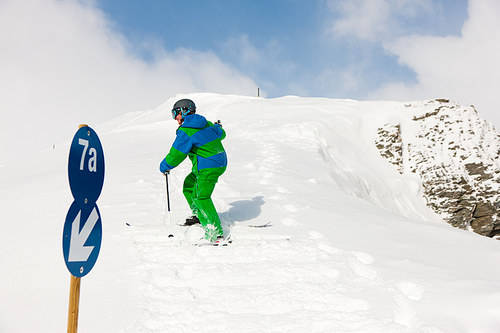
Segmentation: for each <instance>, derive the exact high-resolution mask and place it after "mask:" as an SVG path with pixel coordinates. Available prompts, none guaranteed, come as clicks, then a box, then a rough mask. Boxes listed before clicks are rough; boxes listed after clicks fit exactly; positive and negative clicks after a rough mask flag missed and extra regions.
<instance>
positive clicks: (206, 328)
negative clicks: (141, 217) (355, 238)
mask: <svg viewBox="0 0 500 333" xmlns="http://www.w3.org/2000/svg"><path fill="white" fill-rule="evenodd" d="M191 228H196V227H191ZM163 229H165V228H163ZM161 234H162V236H158V230H157V229H155V228H149V229H147V230H144V231H143V232H141V233H137V231H134V232H133V233H132V232H131V233H130V236H131V237H133V238H134V242H135V244H136V246H137V247H136V249H137V252H138V255H139V257H140V261H141V265H139V266H138V267H136V268H135V270H134V271H133V272H132V274H134V275H135V276H136V277H137V279H138V281H139V287H138V288H137V290H136V291H135V293H137V296H138V297H139V299H142V303H143V306H144V310H143V314H142V317H143V318H142V319H141V320H139V321H138V322H137V323H135V324H134V325H133V326H132V327H130V331H134V332H165V331H169V332H192V331H203V332H215V331H221V330H222V331H224V332H326V331H329V332H388V327H390V325H389V324H390V323H391V322H392V326H393V331H394V332H413V330H412V329H415V328H417V326H418V317H417V315H416V312H415V310H414V309H413V306H412V304H413V303H414V302H418V301H419V300H420V299H422V297H423V296H424V292H425V290H424V288H423V287H422V286H419V285H417V284H415V283H412V282H408V281H400V282H399V283H395V284H394V283H389V282H387V281H384V279H382V278H380V277H379V276H378V274H377V270H376V269H375V268H374V267H373V266H372V264H373V258H372V257H371V256H370V254H368V253H363V252H355V251H345V250H342V249H338V248H335V247H333V246H332V245H331V244H329V242H328V241H327V240H326V238H325V237H324V236H323V235H321V234H320V233H318V232H309V234H308V235H307V237H302V238H300V239H296V238H291V239H290V240H286V239H281V240H279V239H278V240H277V239H266V238H265V237H264V238H260V239H245V238H238V237H236V240H235V242H234V243H233V244H232V245H230V246H228V247H224V248H220V247H201V248H200V247H194V246H191V245H186V244H179V243H178V241H173V242H171V240H170V239H169V238H168V237H167V236H166V230H163V232H162V233H161ZM236 235H237V233H236ZM374 290H376V291H377V293H376V294H374ZM380 293H382V294H383V295H381V294H380ZM388 299H392V300H393V303H392V304H390V303H389V304H387V303H386V302H387V300H388ZM381 318H383V319H381ZM420 328H421V329H422V327H420ZM429 329H430V328H429ZM389 331H390V330H389ZM434 332H440V331H439V330H437V329H436V330H434Z"/></svg>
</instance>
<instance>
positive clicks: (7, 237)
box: [0, 94, 500, 332]
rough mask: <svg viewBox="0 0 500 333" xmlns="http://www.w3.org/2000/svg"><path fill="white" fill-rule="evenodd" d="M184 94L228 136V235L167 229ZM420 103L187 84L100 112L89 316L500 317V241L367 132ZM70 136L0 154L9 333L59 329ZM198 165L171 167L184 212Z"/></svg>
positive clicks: (386, 323)
mask: <svg viewBox="0 0 500 333" xmlns="http://www.w3.org/2000/svg"><path fill="white" fill-rule="evenodd" d="M183 97H188V98H191V99H193V100H194V101H195V102H196V104H197V108H198V110H199V113H200V114H203V115H205V116H206V117H207V118H208V119H210V120H216V119H221V120H222V123H223V126H224V128H225V129H226V131H227V134H228V136H227V138H226V139H225V140H224V145H225V147H226V150H227V152H228V156H229V167H228V171H227V172H226V174H225V175H224V176H223V177H222V178H221V179H220V182H219V184H218V186H217V188H216V191H215V193H214V196H213V198H214V201H215V204H216V207H217V209H218V211H219V213H220V215H221V217H222V220H223V224H224V229H225V232H226V233H230V234H231V235H232V237H233V239H234V243H233V244H232V245H231V246H229V247H225V248H197V247H193V246H190V245H186V244H185V241H186V240H187V239H188V238H190V237H195V236H196V234H197V233H198V232H199V231H200V230H199V229H197V228H196V227H192V228H189V229H185V228H182V227H178V226H174V227H173V232H174V234H175V237H174V241H171V239H168V237H167V235H168V233H169V232H170V227H169V225H168V224H167V223H166V221H167V220H168V219H167V216H166V210H165V179H164V177H163V176H162V175H161V174H159V172H158V164H159V162H160V160H161V158H162V157H163V156H164V155H165V154H166V153H167V152H168V149H169V147H170V145H171V143H172V141H173V139H174V133H175V129H176V123H175V122H174V121H173V120H172V119H171V118H170V112H169V110H170V108H171V106H172V105H173V103H174V102H175V101H176V100H177V99H179V98H183ZM405 110H406V111H405ZM411 117H412V114H409V111H408V109H407V108H405V107H404V105H403V103H396V102H357V101H350V100H331V99H313V98H298V97H292V96H289V97H283V98H278V99H270V100H269V99H259V98H251V97H241V96H223V95H214V94H192V95H186V96H177V97H175V98H171V99H169V100H168V101H167V102H166V103H165V104H164V105H162V106H160V107H159V108H158V109H156V110H150V111H144V112H136V113H131V114H127V115H124V116H123V117H120V118H117V119H115V120H114V121H111V122H109V123H106V124H102V125H99V126H92V124H90V125H91V126H92V127H93V128H94V129H95V130H96V131H97V133H98V134H99V136H100V138H101V141H102V144H103V147H104V152H105V156H106V179H105V185H104V189H103V193H102V195H101V197H100V198H99V200H98V205H99V209H100V211H101V215H102V220H103V244H102V248H101V253H100V256H99V259H98V261H97V263H96V265H95V267H94V269H93V271H92V272H91V273H90V274H89V275H88V276H86V277H84V278H83V279H82V291H81V301H80V325H79V327H80V330H79V331H80V332H193V331H200V332H214V331H225V332H497V331H498V328H499V327H500V285H499V283H498V281H497V277H498V276H499V273H500V266H499V265H498V262H499V260H500V243H498V242H497V241H495V240H492V239H489V238H485V237H481V236H478V235H475V234H473V233H470V232H466V231H462V230H457V229H454V228H452V227H451V226H449V225H447V224H445V223H443V222H441V221H440V219H439V218H438V217H437V216H436V215H434V214H433V213H432V212H431V211H430V210H429V209H428V208H427V207H426V206H425V203H424V200H423V198H422V194H421V191H422V190H421V185H420V183H419V181H418V179H417V178H415V177H414V176H412V175H411V174H409V175H408V174H405V175H401V174H399V172H398V171H397V169H396V168H395V167H394V166H393V165H391V164H389V163H388V162H387V161H385V160H384V159H383V158H382V157H381V156H380V154H379V152H378V150H377V148H376V147H375V145H374V138H375V135H376V131H377V129H378V128H379V127H380V126H382V125H383V124H385V123H388V122H390V120H394V121H393V122H398V123H407V124H408V126H414V125H413V124H414V122H411V121H410V119H411ZM76 127H77V126H76V125H75V132H76V129H77V128H76ZM70 139H71V138H68V141H67V142H65V143H62V144H61V145H58V147H57V149H55V150H47V151H43V152H41V153H39V154H37V155H36V156H33V157H32V158H30V159H26V160H25V161H23V162H22V163H19V164H15V165H7V166H5V167H3V168H2V169H0V184H2V186H1V190H0V191H1V192H0V193H1V198H2V201H1V206H0V211H1V213H0V214H1V215H0V216H1V224H2V233H1V234H0V244H1V245H0V246H1V249H2V256H1V257H0V258H1V259H0V267H2V275H1V278H0V295H2V296H1V299H0V332H55V331H63V330H64V329H65V327H66V320H67V306H68V295H69V280H70V279H69V273H68V272H67V270H66V268H65V265H64V262H63V259H62V251H61V241H62V237H61V236H62V225H63V223H64V219H65V215H66V212H67V210H68V208H69V206H70V204H71V202H72V197H71V194H70V191H69V186H68V183H67V175H66V166H67V154H68V149H69V142H70ZM188 172H189V163H188V162H187V161H186V162H184V164H183V165H182V166H180V167H178V168H177V169H175V170H174V171H173V172H172V174H171V176H170V179H169V180H170V191H171V200H172V202H171V204H172V206H171V207H172V220H173V221H174V222H177V221H180V220H182V219H183V218H184V217H186V215H188V213H189V211H188V208H187V206H186V204H185V202H184V199H183V197H182V193H181V187H182V180H183V178H184V176H185V175H186V174H187V173H188ZM268 221H270V222H271V225H272V226H270V227H267V228H262V229H256V228H249V227H248V225H251V224H260V223H265V222H268Z"/></svg>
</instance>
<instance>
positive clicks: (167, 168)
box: [160, 159, 172, 174]
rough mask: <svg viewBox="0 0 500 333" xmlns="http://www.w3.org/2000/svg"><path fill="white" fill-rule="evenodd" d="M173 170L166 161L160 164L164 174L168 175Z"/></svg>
mask: <svg viewBox="0 0 500 333" xmlns="http://www.w3.org/2000/svg"><path fill="white" fill-rule="evenodd" d="M171 169H172V167H171V166H170V165H168V163H167V161H166V160H165V159H163V160H162V161H161V163H160V172H161V173H163V174H167V173H170V170H171Z"/></svg>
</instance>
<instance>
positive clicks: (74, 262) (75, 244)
mask: <svg viewBox="0 0 500 333" xmlns="http://www.w3.org/2000/svg"><path fill="white" fill-rule="evenodd" d="M68 179H69V185H70V188H71V193H72V194H73V198H74V199H75V200H74V201H73V204H71V206H70V208H69V210H68V214H67V215H66V221H65V222H64V228H63V244H62V245H63V256H64V261H65V263H66V267H67V268H68V270H69V272H70V273H71V283H70V291H69V309H68V333H77V330H78V311H79V308H80V284H81V278H82V277H83V276H85V275H87V274H88V273H89V272H90V271H91V270H92V267H94V264H95V262H96V260H97V257H98V255H99V250H100V248H101V241H102V223H101V215H100V213H99V209H98V208H97V203H96V201H97V198H99V195H100V194H101V190H102V186H103V183H104V153H103V150H102V145H101V142H100V140H99V137H98V136H97V133H95V131H94V130H93V129H91V128H90V127H88V126H87V125H80V127H79V128H78V131H77V132H76V134H75V136H74V137H73V141H72V142H71V147H70V151H69V158H68Z"/></svg>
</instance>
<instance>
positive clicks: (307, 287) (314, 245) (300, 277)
mask: <svg viewBox="0 0 500 333" xmlns="http://www.w3.org/2000/svg"><path fill="white" fill-rule="evenodd" d="M222 105H223V104H221V105H220V106H222ZM216 109H217V106H216V107H214V109H212V110H211V111H212V112H213V113H215V114H216ZM264 125H265V124H261V126H264ZM233 135H234V136H236V137H239V138H240V139H244V140H246V141H250V142H251V141H253V142H254V144H256V145H260V148H259V149H257V150H256V151H257V152H258V153H257V156H255V157H254V158H253V159H252V160H253V162H252V163H250V164H247V165H241V166H240V165H238V164H239V162H237V161H234V162H233V161H230V164H231V168H235V169H237V168H239V167H241V168H243V169H245V171H246V172H247V173H246V176H247V177H248V179H250V180H256V183H257V187H262V186H264V187H265V188H266V189H267V190H268V191H269V190H270V189H271V191H272V192H274V193H276V194H275V195H273V196H271V197H269V198H266V200H273V205H275V206H278V208H279V209H280V211H281V212H282V216H283V217H282V218H281V219H280V220H279V221H272V223H274V224H276V223H281V224H282V225H284V226H286V227H291V228H293V227H296V228H297V227H299V226H300V225H301V222H299V221H298V219H297V217H296V216H295V213H296V212H298V211H299V208H298V207H297V206H296V205H294V204H293V203H290V202H289V200H287V196H286V195H285V194H286V193H289V192H290V191H289V190H288V189H287V188H286V185H284V184H283V182H281V181H278V180H277V179H276V178H278V177H277V175H276V171H277V170H279V169H280V168H281V167H282V166H281V164H282V163H283V158H282V157H281V156H280V155H279V154H278V151H279V149H278V148H277V147H276V146H275V145H276V143H275V142H273V141H271V140H266V134H265V133H252V135H248V134H245V133H240V134H237V133H234V134H233ZM285 141H286V140H285ZM290 141H291V142H285V144H288V145H297V142H296V141H295V138H294V137H293V136H292V137H291V139H290ZM281 148H283V147H281ZM235 164H236V165H235ZM231 177H234V176H232V175H231V174H228V175H224V176H223V177H222V178H221V183H222V185H221V184H219V187H222V192H223V193H224V194H233V195H234V194H237V193H238V192H239V191H238V190H236V189H233V188H228V186H227V185H226V184H231V183H232V181H231ZM215 193H216V194H214V202H215V204H216V206H218V207H223V208H228V207H230V206H231V204H230V203H229V202H227V201H226V200H225V199H223V198H221V197H220V196H219V195H217V193H218V192H217V190H216V192H215ZM154 199H156V200H157V201H158V205H159V206H160V205H162V204H164V202H165V201H164V200H165V198H158V197H155V198H154ZM254 201H255V200H254ZM221 216H222V222H223V227H224V230H225V233H226V234H229V233H230V234H231V236H232V238H233V239H234V242H233V244H232V245H230V246H227V247H223V248H220V247H195V246H192V245H189V244H187V242H186V240H188V239H190V238H192V237H199V236H200V235H202V233H203V232H202V231H201V228H199V227H196V226H192V227H189V228H182V227H178V226H175V227H174V229H175V230H174V233H175V234H176V237H174V238H172V239H171V238H168V237H167V235H168V234H169V230H168V226H167V225H166V224H161V223H160V224H159V225H158V226H157V227H156V228H154V227H151V226H144V227H143V228H142V230H141V231H140V232H138V230H137V229H135V230H133V231H128V232H127V233H126V237H131V238H132V239H133V243H134V244H135V249H136V255H137V256H138V257H139V258H140V262H141V264H140V265H139V266H137V267H136V268H135V269H134V270H133V271H132V272H131V274H133V275H134V276H136V277H137V280H138V281H139V287H138V288H137V290H136V291H135V293H136V294H137V297H138V298H139V299H140V300H142V304H143V306H144V310H143V313H142V318H141V319H140V320H138V321H136V322H135V323H134V324H133V325H132V326H131V327H129V331H132V332H165V331H169V332H193V331H202V332H216V331H223V332H391V331H392V332H414V331H415V330H414V329H416V328H417V327H418V325H419V319H418V316H417V314H416V311H415V310H414V308H413V304H414V303H415V302H418V301H419V300H420V299H422V297H423V295H424V291H425V290H424V288H423V287H422V286H419V285H418V284H415V283H412V282H409V281H399V282H396V283H392V282H388V281H385V280H384V279H382V278H381V277H380V276H379V274H378V273H377V270H376V268H374V266H373V263H374V258H373V257H372V256H371V255H370V254H368V253H364V252H358V251H347V250H343V249H339V248H336V247H334V246H332V245H331V244H330V242H329V241H328V239H327V237H325V236H324V235H322V234H321V233H320V232H317V231H308V232H307V235H303V236H292V237H286V236H283V235H281V234H274V233H269V232H266V233H263V232H262V233H260V231H261V230H259V229H251V230H249V229H250V228H246V227H245V226H244V225H240V224H241V222H237V221H235V220H234V219H232V217H231V214H230V213H229V214H221ZM164 220H165V221H166V220H167V219H166V216H165V217H164ZM266 231H267V230H266ZM374 290H376V291H377V292H376V293H375V292H374ZM381 294H383V297H381V296H382V295H381ZM388 299H389V300H392V302H389V303H387V300H388ZM419 331H421V332H424V331H425V332H441V331H440V330H439V329H437V328H436V329H434V328H433V327H428V330H425V327H422V326H421V327H420V330H419Z"/></svg>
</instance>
